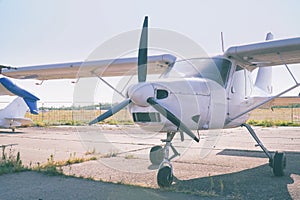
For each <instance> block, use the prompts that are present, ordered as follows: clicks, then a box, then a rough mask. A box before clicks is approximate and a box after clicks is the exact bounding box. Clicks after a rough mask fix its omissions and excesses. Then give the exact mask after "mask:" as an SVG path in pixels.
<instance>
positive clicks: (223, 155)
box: [0, 126, 300, 199]
mask: <svg viewBox="0 0 300 200" xmlns="http://www.w3.org/2000/svg"><path fill="white" fill-rule="evenodd" d="M254 129H255V131H256V132H257V134H258V136H259V137H260V139H261V140H262V142H263V143H264V144H265V146H266V147H267V148H268V149H269V150H270V151H272V152H274V151H276V150H279V151H285V152H286V155H287V168H286V171H285V175H284V176H283V177H275V176H274V175H273V174H272V169H271V168H270V167H269V166H268V159H267V158H266V157H265V154H264V153H263V152H262V151H261V149H260V148H259V147H255V142H254V140H253V139H252V138H251V136H250V134H249V133H248V132H247V131H246V129H245V128H236V129H228V130H217V131H204V132H200V133H199V134H200V143H195V142H192V141H191V140H190V139H189V138H188V137H185V141H184V142H183V143H181V142H180V138H179V137H175V139H174V140H173V145H174V146H175V148H176V149H177V150H178V151H179V153H181V156H179V157H176V158H174V159H173V160H172V165H173V171H174V176H175V181H174V184H173V185H172V187H171V189H169V190H170V191H167V193H164V192H165V191H161V190H160V189H158V186H157V183H156V174H157V168H158V167H157V166H153V165H151V163H150V161H149V159H148V157H149V155H148V153H149V150H150V148H151V147H152V146H153V145H160V144H162V143H161V142H160V139H163V138H164V137H165V135H164V134H152V133H146V132H143V131H141V130H140V129H139V128H137V127H135V126H91V127H46V128H26V129H19V130H17V132H16V133H11V132H9V131H8V132H6V130H2V132H0V141H1V145H7V144H17V145H15V146H13V147H12V150H13V151H15V152H16V151H20V153H21V159H22V161H23V163H24V164H25V165H31V166H35V165H37V163H45V162H47V159H48V158H49V157H50V155H53V157H54V159H55V160H67V159H69V158H70V156H71V157H72V156H73V157H88V156H91V155H93V156H96V157H98V160H96V161H88V162H84V163H80V164H74V165H70V166H66V167H64V168H63V170H64V173H65V174H66V175H72V176H76V177H85V178H89V179H93V180H95V181H91V180H82V179H78V178H77V179H76V178H62V177H55V178H54V177H48V176H45V175H42V174H37V173H34V172H26V173H20V174H13V175H3V176H1V177H0V185H1V187H0V188H1V189H0V193H1V194H3V195H4V196H3V195H2V196H1V198H0V199H28V198H29V199H34V198H35V197H39V198H40V199H59V197H66V198H68V197H72V195H75V197H76V194H77V193H78V195H77V197H84V196H82V195H84V194H85V192H84V190H76V184H83V186H81V187H82V188H86V187H87V186H88V188H89V189H85V190H87V191H90V192H89V194H90V195H92V194H93V195H95V196H91V198H92V197H94V198H95V199H97V198H98V199H120V198H119V197H120V196H117V195H113V193H109V192H108V193H105V192H104V191H111V189H109V188H114V190H115V191H119V192H118V193H120V192H121V193H124V195H125V196H123V197H124V198H125V197H126V199H127V198H131V197H132V199H138V197H140V196H139V195H142V196H145V199H147V198H148V197H149V199H170V198H172V199H174V195H175V198H176V199H193V198H197V197H199V196H201V197H202V198H203V197H206V198H208V199H300V167H299V166H300V165H299V164H300V128H299V127H280V128H260V127H255V128H254ZM196 134H197V133H196ZM7 150H8V149H7ZM26 177H28V178H26ZM30 177H35V178H34V179H33V178H30ZM38 177H39V178H38ZM35 179H39V180H40V179H42V180H44V181H45V182H46V183H47V184H45V187H48V189H47V188H43V184H42V183H43V181H42V180H40V181H41V182H40V184H39V186H37V185H36V183H37V182H36V181H34V180H35ZM73 179H74V182H73V181H72V182H70V180H73ZM22 180H23V182H22ZM98 180H101V181H104V182H112V183H118V184H109V183H103V182H99V181H98ZM24 181H26V182H24ZM31 181H32V182H31ZM52 181H53V182H52ZM87 181H88V182H87ZM120 183H122V184H125V186H124V185H120ZM64 184H65V185H64ZM74 184H75V185H74ZM106 184H108V186H107V185H106ZM30 185H32V187H30ZM104 185H105V186H104ZM127 185H137V186H142V188H139V187H137V188H136V187H133V188H134V189H132V192H129V193H128V191H129V190H130V191H131V189H130V188H132V186H127ZM20 186H22V188H23V189H20V188H21V187H20ZM58 186H59V187H58ZM39 187H40V188H39ZM56 187H58V188H56ZM98 187H99V188H100V189H97V188H98ZM119 187H120V188H119ZM123 187H124V188H123ZM126 187H128V188H127V189H126ZM145 187H146V188H152V189H149V190H148V189H145ZM37 188H38V190H37ZM62 188H63V189H62ZM74 188H75V189H74ZM93 188H95V191H94V189H93ZM19 190H20V191H22V193H20V194H19V193H18V191H19ZM25 190H27V191H25ZM58 190H61V192H60V193H59V192H58ZM70 190H71V191H70ZM99 190H100V191H101V192H102V193H103V194H104V193H105V194H106V196H99V194H98V193H97V191H99ZM38 191H40V192H41V193H40V194H39V193H38ZM49 191H53V192H49ZM91 191H94V193H93V192H91ZM175 191H176V192H175ZM183 193H184V194H183ZM25 194H35V195H34V196H30V195H29V196H28V195H27V196H26V195H25ZM67 194H68V195H67ZM146 194H151V195H150V196H147V195H146ZM70 195H71V196H70ZM128 195H129V196H128ZM130 195H132V196H131V197H130ZM153 195H154V196H155V197H156V198H154V196H153ZM23 197H24V198H23ZM25 197H28V198H25ZM121 197H122V196H121ZM36 199H38V198H36Z"/></svg>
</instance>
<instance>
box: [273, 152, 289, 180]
mask: <svg viewBox="0 0 300 200" xmlns="http://www.w3.org/2000/svg"><path fill="white" fill-rule="evenodd" d="M285 167H286V157H285V154H284V153H283V152H276V153H275V155H274V157H273V174H274V176H283V175H284V169H285Z"/></svg>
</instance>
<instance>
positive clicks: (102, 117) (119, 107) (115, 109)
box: [89, 99, 131, 125]
mask: <svg viewBox="0 0 300 200" xmlns="http://www.w3.org/2000/svg"><path fill="white" fill-rule="evenodd" d="M130 102H131V100H130V99H126V100H124V101H122V102H121V103H119V104H118V105H116V106H114V107H112V108H111V109H109V110H108V111H106V112H105V113H103V114H102V115H100V116H99V117H97V118H96V119H94V120H92V121H91V122H90V123H89V125H92V124H95V123H97V122H101V121H103V120H105V119H107V118H109V117H111V116H112V115H114V114H115V113H117V112H119V111H120V110H122V109H123V108H125V107H126V106H127V105H128V104H130Z"/></svg>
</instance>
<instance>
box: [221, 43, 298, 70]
mask: <svg viewBox="0 0 300 200" xmlns="http://www.w3.org/2000/svg"><path fill="white" fill-rule="evenodd" d="M225 56H227V57H229V58H232V59H235V60H237V61H238V62H240V63H242V64H243V66H244V67H245V68H247V69H248V70H250V71H252V70H253V69H255V68H256V67H267V66H275V65H283V64H295V63H300V37H298V38H290V39H283V40H271V41H265V42H261V43H254V44H247V45H240V46H233V47H230V48H228V49H227V50H226V52H225Z"/></svg>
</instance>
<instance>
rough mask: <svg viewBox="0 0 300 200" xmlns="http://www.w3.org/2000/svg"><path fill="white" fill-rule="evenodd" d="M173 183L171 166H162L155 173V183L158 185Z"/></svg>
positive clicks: (167, 185)
mask: <svg viewBox="0 0 300 200" xmlns="http://www.w3.org/2000/svg"><path fill="white" fill-rule="evenodd" d="M172 183H173V172H172V166H163V167H162V168H160V169H159V170H158V173H157V184H158V186H159V187H161V188H163V187H170V186H171V185H172Z"/></svg>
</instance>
